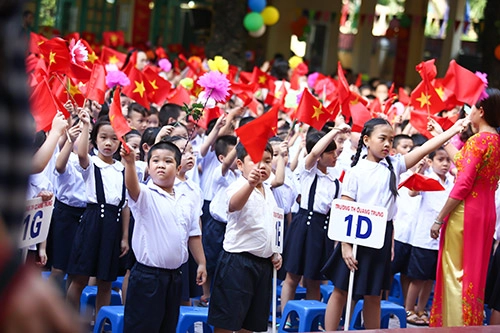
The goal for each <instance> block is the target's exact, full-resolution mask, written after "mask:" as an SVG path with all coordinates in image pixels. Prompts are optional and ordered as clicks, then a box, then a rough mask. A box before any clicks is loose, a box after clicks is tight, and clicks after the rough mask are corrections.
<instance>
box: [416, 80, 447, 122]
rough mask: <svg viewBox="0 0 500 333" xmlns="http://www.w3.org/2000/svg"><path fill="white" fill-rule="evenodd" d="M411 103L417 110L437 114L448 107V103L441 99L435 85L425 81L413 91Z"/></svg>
mask: <svg viewBox="0 0 500 333" xmlns="http://www.w3.org/2000/svg"><path fill="white" fill-rule="evenodd" d="M410 103H411V105H412V106H413V108H414V109H415V110H423V111H426V112H428V113H430V114H436V113H438V112H441V111H443V110H445V109H446V104H444V102H443V101H442V100H441V97H439V94H438V93H437V91H436V89H435V88H434V86H433V85H432V84H431V83H429V84H426V83H425V82H424V81H422V82H420V83H419V84H418V86H417V87H416V88H415V89H414V90H413V91H412V92H411V102H410Z"/></svg>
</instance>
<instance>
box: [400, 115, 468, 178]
mask: <svg viewBox="0 0 500 333" xmlns="http://www.w3.org/2000/svg"><path fill="white" fill-rule="evenodd" d="M469 122H470V120H469V119H468V118H464V119H459V120H457V122H456V123H455V124H454V125H453V126H452V127H451V128H450V129H448V130H447V131H445V132H443V133H441V134H439V135H437V136H435V137H433V138H432V139H429V140H428V141H427V142H425V143H424V144H423V145H421V146H420V147H417V148H415V149H413V150H412V151H411V152H409V153H408V154H406V155H405V156H404V159H405V163H406V168H407V169H409V168H411V167H412V166H414V165H415V164H417V163H418V161H420V160H421V159H422V158H423V157H424V156H425V155H427V154H429V153H430V152H432V151H434V150H436V149H438V148H439V147H440V146H441V145H443V143H445V142H446V141H448V140H450V139H451V138H452V137H453V136H454V135H455V134H458V133H460V132H461V131H463V130H464V128H465V127H467V125H468V124H469ZM429 127H430V128H431V127H432V124H431V123H429ZM448 146H449V145H448Z"/></svg>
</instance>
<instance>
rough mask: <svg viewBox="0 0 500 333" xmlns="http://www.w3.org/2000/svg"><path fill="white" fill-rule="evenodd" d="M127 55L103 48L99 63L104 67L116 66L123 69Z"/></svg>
mask: <svg viewBox="0 0 500 333" xmlns="http://www.w3.org/2000/svg"><path fill="white" fill-rule="evenodd" d="M126 58H127V55H126V54H124V53H121V52H118V51H116V50H113V49H112V48H110V47H107V46H103V47H102V51H101V62H102V63H103V64H104V65H116V67H117V68H118V69H120V68H122V67H123V64H124V63H125V59H126Z"/></svg>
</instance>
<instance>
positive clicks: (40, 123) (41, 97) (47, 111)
mask: <svg viewBox="0 0 500 333" xmlns="http://www.w3.org/2000/svg"><path fill="white" fill-rule="evenodd" d="M30 105H31V114H32V115H33V118H34V119H35V123H36V131H37V132H38V131H41V130H43V131H48V130H50V128H51V126H52V120H53V119H54V116H55V115H56V113H57V111H58V110H59V111H61V112H62V113H64V115H65V116H66V118H67V117H69V113H68V111H67V110H66V108H65V107H64V105H63V104H62V103H61V102H60V101H59V100H58V99H57V98H54V95H53V94H52V91H51V90H50V87H49V83H48V82H47V79H46V78H44V79H43V80H42V81H41V82H39V83H38V84H37V85H36V86H35V89H34V90H33V91H32V92H31V96H30Z"/></svg>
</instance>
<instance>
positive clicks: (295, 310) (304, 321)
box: [178, 300, 326, 333]
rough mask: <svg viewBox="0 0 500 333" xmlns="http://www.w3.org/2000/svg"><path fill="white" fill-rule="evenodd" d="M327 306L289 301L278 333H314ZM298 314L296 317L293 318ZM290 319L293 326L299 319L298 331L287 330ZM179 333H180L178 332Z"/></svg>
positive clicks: (305, 301) (314, 302) (306, 301)
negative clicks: (287, 321)
mask: <svg viewBox="0 0 500 333" xmlns="http://www.w3.org/2000/svg"><path fill="white" fill-rule="evenodd" d="M325 311H326V304H325V303H323V302H319V301H311V300H300V301H288V303H286V305H285V309H284V310H283V313H282V316H281V322H280V327H279V330H278V332H279V333H284V332H292V331H293V332H296V331H298V332H312V331H317V330H318V324H319V321H320V320H321V321H323V320H324V317H325ZM293 314H296V317H294V316H293ZM289 317H290V320H291V321H292V325H294V324H295V322H296V321H297V320H294V319H296V318H298V330H288V329H285V324H286V320H287V318H289ZM178 333H179V332H178Z"/></svg>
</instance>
